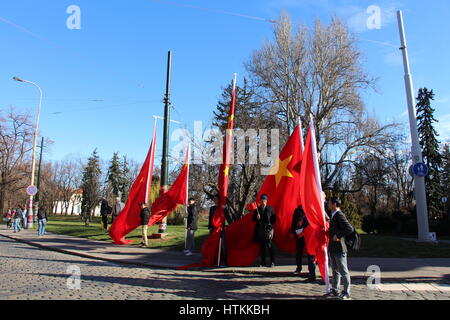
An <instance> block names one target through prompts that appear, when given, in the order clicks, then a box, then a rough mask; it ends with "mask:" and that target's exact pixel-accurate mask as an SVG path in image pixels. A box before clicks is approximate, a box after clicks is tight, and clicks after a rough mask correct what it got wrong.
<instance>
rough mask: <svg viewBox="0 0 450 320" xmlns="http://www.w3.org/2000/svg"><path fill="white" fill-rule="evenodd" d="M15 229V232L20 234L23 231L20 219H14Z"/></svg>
mask: <svg viewBox="0 0 450 320" xmlns="http://www.w3.org/2000/svg"><path fill="white" fill-rule="evenodd" d="M13 228H14V232H19V231H20V230H21V228H20V219H14V223H13Z"/></svg>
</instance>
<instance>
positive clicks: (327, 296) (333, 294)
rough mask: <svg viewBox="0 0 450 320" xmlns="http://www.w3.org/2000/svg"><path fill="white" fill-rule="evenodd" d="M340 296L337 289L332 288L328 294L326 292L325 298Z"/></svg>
mask: <svg viewBox="0 0 450 320" xmlns="http://www.w3.org/2000/svg"><path fill="white" fill-rule="evenodd" d="M337 296H338V293H337V291H335V290H333V289H331V291H330V292H328V293H327V294H325V295H324V296H323V297H324V298H336V297H337Z"/></svg>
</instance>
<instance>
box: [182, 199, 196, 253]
mask: <svg viewBox="0 0 450 320" xmlns="http://www.w3.org/2000/svg"><path fill="white" fill-rule="evenodd" d="M188 204H189V206H188V208H187V212H188V216H187V224H186V250H185V253H186V255H187V256H191V255H192V252H193V251H194V248H195V231H197V229H198V227H197V219H198V217H197V208H196V207H195V199H194V198H190V199H189V201H188Z"/></svg>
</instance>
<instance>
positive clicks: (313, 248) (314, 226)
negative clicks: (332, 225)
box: [300, 121, 329, 292]
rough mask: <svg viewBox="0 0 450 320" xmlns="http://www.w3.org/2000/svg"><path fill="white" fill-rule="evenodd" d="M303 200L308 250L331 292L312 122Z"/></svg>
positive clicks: (306, 154)
mask: <svg viewBox="0 0 450 320" xmlns="http://www.w3.org/2000/svg"><path fill="white" fill-rule="evenodd" d="M300 181H301V189H302V193H301V198H302V203H303V209H304V211H305V214H306V217H307V218H308V221H309V224H310V228H309V229H310V230H309V232H308V233H309V234H308V236H307V241H306V245H307V249H308V253H309V254H310V255H314V256H316V259H317V262H318V264H319V270H320V274H321V275H322V278H323V279H324V281H325V284H326V285H327V292H328V291H329V277H328V256H327V246H328V236H327V232H328V229H329V224H328V222H327V220H326V213H325V208H324V199H323V196H322V182H321V178H320V170H319V161H318V159H317V146H316V134H315V130H314V124H313V123H312V121H311V124H310V126H309V130H308V137H307V139H306V144H305V152H304V154H303V162H302V169H301V178H300Z"/></svg>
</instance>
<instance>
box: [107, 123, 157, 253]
mask: <svg viewBox="0 0 450 320" xmlns="http://www.w3.org/2000/svg"><path fill="white" fill-rule="evenodd" d="M155 149H156V121H155V129H154V132H153V141H152V144H151V145H150V150H149V152H148V154H147V158H146V159H145V162H144V165H143V166H142V169H141V172H140V173H139V175H138V177H137V178H136V180H135V181H134V183H133V185H132V186H131V189H130V193H129V195H128V199H127V203H126V204H125V207H124V208H123V210H122V211H121V212H120V213H119V215H118V216H117V217H116V219H115V220H114V222H113V224H112V225H111V228H110V230H109V235H110V237H111V239H112V240H113V242H114V243H115V244H121V245H126V244H129V243H131V242H133V241H132V240H125V236H126V235H127V234H129V233H130V232H131V231H133V230H134V229H136V228H137V227H139V226H140V225H141V217H140V212H141V206H140V204H141V203H142V202H147V201H148V190H149V189H150V185H151V181H152V178H153V167H154V163H155Z"/></svg>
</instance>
